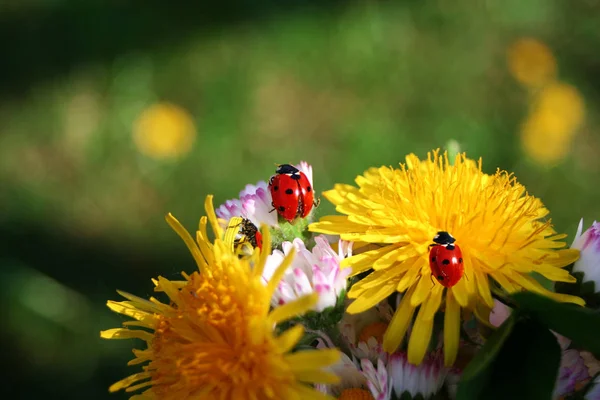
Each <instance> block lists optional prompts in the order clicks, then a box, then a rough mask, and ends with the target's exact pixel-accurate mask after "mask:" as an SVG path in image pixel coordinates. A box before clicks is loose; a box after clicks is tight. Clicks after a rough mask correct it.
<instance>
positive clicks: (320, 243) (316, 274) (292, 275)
mask: <svg viewBox="0 0 600 400" xmlns="http://www.w3.org/2000/svg"><path fill="white" fill-rule="evenodd" d="M341 242H342V241H340V244H339V246H338V247H339V249H340V252H339V253H336V252H335V251H334V250H333V249H332V248H331V246H330V244H329V242H328V241H327V239H326V238H325V236H322V235H321V236H317V237H315V243H316V245H315V246H314V247H313V249H312V251H310V250H308V249H307V248H306V246H305V245H304V242H302V240H300V239H294V241H293V242H283V243H282V248H283V251H280V250H274V251H273V254H271V255H270V256H269V257H268V258H267V262H266V265H265V268H264V272H263V276H262V278H263V281H264V282H265V283H266V282H268V281H269V280H270V279H271V277H272V276H273V273H274V272H275V269H276V268H277V266H278V265H280V263H281V262H282V260H283V259H284V258H285V256H287V255H288V254H289V253H290V251H291V249H292V248H295V249H296V256H295V257H294V260H293V261H292V264H291V265H290V267H289V268H288V269H287V271H286V272H285V275H284V277H283V279H282V280H281V281H280V283H279V285H278V286H277V289H276V290H275V294H274V295H273V298H272V299H271V302H272V304H273V305H282V304H286V303H288V302H290V301H293V300H295V299H297V298H299V297H302V296H305V295H308V294H311V293H313V292H316V293H318V294H319V301H318V302H317V304H316V305H315V307H314V311H318V312H320V311H323V310H324V309H326V308H328V307H332V306H335V305H336V303H337V301H338V298H339V297H340V295H341V294H342V292H343V291H345V290H346V285H347V279H348V276H349V275H350V272H351V268H343V269H340V261H341V260H342V259H343V258H344V253H343V251H344V249H347V248H348V246H347V245H346V244H344V243H341Z"/></svg>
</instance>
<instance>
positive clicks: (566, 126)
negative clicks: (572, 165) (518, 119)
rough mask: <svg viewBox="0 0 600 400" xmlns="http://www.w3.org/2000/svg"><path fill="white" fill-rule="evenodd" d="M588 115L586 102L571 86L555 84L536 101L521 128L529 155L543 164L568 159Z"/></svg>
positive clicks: (539, 95)
mask: <svg viewBox="0 0 600 400" xmlns="http://www.w3.org/2000/svg"><path fill="white" fill-rule="evenodd" d="M584 115H585V108H584V102H583V99H582V97H581V95H580V94H579V92H578V90H577V89H576V88H574V87H573V86H571V85H567V84H565V83H560V82H555V83H552V84H550V85H548V86H546V87H545V88H544V89H543V90H541V91H540V92H539V94H538V95H537V96H536V97H535V98H534V99H533V101H532V105H531V110H530V114H529V116H528V118H527V120H526V121H525V122H524V124H523V126H522V128H521V144H522V146H523V150H524V151H525V153H526V154H527V155H528V156H529V157H531V158H532V159H533V160H534V161H536V162H537V163H539V164H542V165H552V164H555V163H557V162H560V161H561V160H562V159H564V158H565V157H566V156H567V155H568V154H569V151H570V148H571V142H572V140H573V138H574V136H575V134H576V133H577V129H578V128H579V127H580V125H581V123H582V122H583V118H584Z"/></svg>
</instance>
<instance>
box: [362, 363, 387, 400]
mask: <svg viewBox="0 0 600 400" xmlns="http://www.w3.org/2000/svg"><path fill="white" fill-rule="evenodd" d="M360 366H361V369H362V373H363V375H364V377H365V378H366V380H367V387H368V388H369V390H370V391H371V394H372V395H373V399H374V400H389V399H391V398H392V382H391V379H390V376H389V375H388V371H387V369H386V366H385V364H384V363H383V361H382V360H381V359H379V360H377V369H375V367H374V366H373V363H371V361H369V360H367V359H366V358H364V359H362V360H360Z"/></svg>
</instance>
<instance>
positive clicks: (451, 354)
mask: <svg viewBox="0 0 600 400" xmlns="http://www.w3.org/2000/svg"><path fill="white" fill-rule="evenodd" d="M459 339H460V306H459V305H458V303H457V302H456V300H455V299H454V295H453V292H451V291H448V292H447V295H446V312H445V314H444V364H445V365H446V366H452V365H454V361H456V355H457V354H458V343H459Z"/></svg>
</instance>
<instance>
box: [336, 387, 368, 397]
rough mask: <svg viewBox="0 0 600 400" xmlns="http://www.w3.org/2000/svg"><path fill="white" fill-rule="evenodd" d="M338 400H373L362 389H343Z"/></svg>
mask: <svg viewBox="0 0 600 400" xmlns="http://www.w3.org/2000/svg"><path fill="white" fill-rule="evenodd" d="M338 400H374V399H373V396H372V395H371V393H370V392H369V391H367V390H364V389H357V388H352V389H345V390H344V391H343V392H342V393H341V394H340V397H338Z"/></svg>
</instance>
